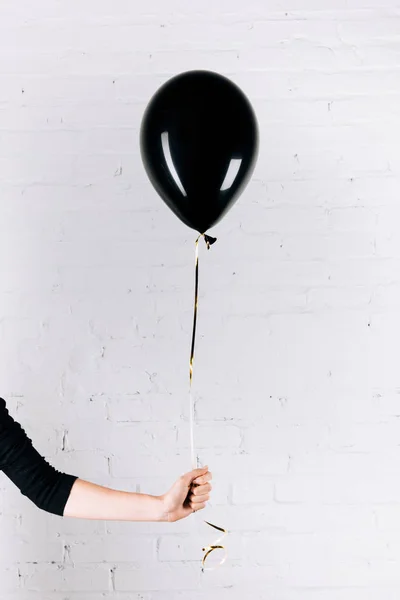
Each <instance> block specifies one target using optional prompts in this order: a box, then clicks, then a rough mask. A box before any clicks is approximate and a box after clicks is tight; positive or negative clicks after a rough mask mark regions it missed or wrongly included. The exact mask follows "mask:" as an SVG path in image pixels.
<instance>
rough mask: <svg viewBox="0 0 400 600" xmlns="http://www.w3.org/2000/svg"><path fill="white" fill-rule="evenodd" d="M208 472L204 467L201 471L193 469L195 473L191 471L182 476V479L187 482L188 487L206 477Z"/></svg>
mask: <svg viewBox="0 0 400 600" xmlns="http://www.w3.org/2000/svg"><path fill="white" fill-rule="evenodd" d="M207 472H208V467H202V468H201V469H193V471H189V472H188V473H185V475H182V479H183V480H184V481H185V483H186V484H187V485H190V484H191V483H193V481H194V480H195V479H198V478H199V477H201V476H202V475H205V474H206V473H207Z"/></svg>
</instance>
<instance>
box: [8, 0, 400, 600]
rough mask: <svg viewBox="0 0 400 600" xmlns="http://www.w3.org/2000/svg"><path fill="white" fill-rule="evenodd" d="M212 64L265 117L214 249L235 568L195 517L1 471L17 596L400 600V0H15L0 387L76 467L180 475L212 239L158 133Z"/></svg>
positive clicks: (223, 490)
mask: <svg viewBox="0 0 400 600" xmlns="http://www.w3.org/2000/svg"><path fill="white" fill-rule="evenodd" d="M195 68H205V69H212V70H215V71H218V72H221V73H223V74H225V75H227V76H229V77H230V78H232V79H233V80H234V81H235V82H237V83H238V84H239V85H240V86H241V87H242V88H243V90H244V91H245V92H246V93H247V94H248V96H249V97H250V99H251V101H252V102H253V104H254V107H255V110H256V112H257V116H258V119H259V123H260V131H261V146H260V157H259V162H258V165H257V167H256V171H255V173H254V177H253V179H252V181H251V183H250V184H249V186H248V188H247V190H246V191H245V192H244V194H243V196H242V197H241V198H240V200H239V202H238V204H237V205H236V206H235V208H234V209H233V210H232V211H231V212H230V213H229V215H228V216H227V217H226V218H225V220H224V221H223V222H222V223H221V224H220V225H219V226H218V227H217V228H215V230H214V232H213V233H215V235H217V236H218V238H219V239H218V243H217V244H216V245H215V246H213V248H212V251H210V252H209V253H206V252H205V251H204V252H203V248H201V298H200V317H199V337H198V348H197V356H196V361H197V362H196V378H195V397H196V418H197V421H196V440H197V442H198V444H197V446H198V451H199V457H200V459H201V461H202V462H203V463H205V462H207V463H208V464H209V465H210V468H211V469H212V471H213V473H214V480H215V493H214V495H213V501H212V503H211V506H210V508H209V509H207V512H206V513H205V516H207V517H208V518H209V519H210V520H213V521H215V522H218V523H221V524H224V525H225V526H226V527H227V528H228V529H229V530H230V531H231V536H230V537H229V538H228V541H227V544H228V547H229V548H230V558H229V561H228V562H227V564H226V565H225V566H224V567H223V568H221V569H219V570H217V571H214V572H211V573H206V574H204V575H202V574H201V573H200V570H199V558H200V556H201V547H202V545H203V544H204V543H208V541H209V537H210V534H209V532H208V531H207V530H206V529H205V528H204V527H203V526H202V524H201V519H200V518H199V519H191V520H188V521H184V522H180V523H175V524H171V525H168V524H155V523H149V524H130V523H128V524H127V523H96V522H89V521H88V522H80V521H74V520H63V519H60V518H58V517H54V516H50V515H47V514H45V513H40V512H39V511H38V510H37V509H36V508H35V507H33V506H31V505H30V503H29V502H28V501H27V500H26V498H23V497H21V495H20V494H19V492H18V491H17V490H15V489H14V488H13V487H12V486H11V485H10V483H9V482H8V481H7V480H6V478H5V477H0V600H39V599H40V600H94V599H96V600H99V599H101V598H102V599H104V600H111V599H112V600H128V599H129V600H183V599H185V600H187V598H191V599H192V600H200V599H204V600H205V599H207V600H217V599H218V600H228V599H229V600H239V599H242V598H244V597H246V598H247V597H250V598H252V600H270V599H272V598H273V599H274V600H376V598H384V599H385V600H394V599H396V600H397V599H398V596H399V589H400V559H399V549H400V480H399V468H400V451H399V447H400V446H399V440H400V419H399V416H400V375H399V352H400V342H399V340H400V316H399V302H400V235H399V231H400V152H399V140H400V5H399V3H398V2H397V1H396V0H335V1H334V0H303V1H302V2H298V1H297V0H268V1H264V0H248V1H247V2H242V1H239V0H229V1H228V0H215V1H214V2H204V0H203V1H202V2H200V1H198V0H194V1H193V2H187V1H184V0H170V2H163V1H161V0H148V1H147V2H146V3H144V4H143V3H139V2H131V1H128V0H113V1H111V0H97V1H94V0H80V1H79V2H78V1H71V0H69V1H67V0H57V2H54V1H51V0H37V1H36V2H28V0H20V1H19V2H12V1H11V0H3V1H2V2H1V4H0V81H1V87H0V214H1V218H0V275H1V276H0V335H1V340H2V344H1V347H0V380H1V391H0V393H1V395H2V396H4V397H5V398H7V402H8V404H9V406H10V410H11V411H12V413H13V415H14V416H16V417H17V418H18V419H19V420H20V421H21V422H22V423H23V424H24V426H25V427H26V430H27V432H28V434H29V435H30V436H31V437H32V438H33V439H34V440H35V444H36V446H37V447H38V449H39V450H40V451H41V452H43V454H45V455H46V457H47V458H48V459H49V460H51V461H52V463H53V464H54V465H55V466H57V467H58V468H60V469H64V470H66V471H69V472H73V473H76V474H77V475H79V476H81V477H83V478H87V479H90V480H92V481H95V482H98V483H101V484H105V485H109V486H115V487H119V488H124V489H128V490H133V491H135V490H141V491H143V492H148V493H154V494H159V493H162V492H164V491H165V490H166V487H167V486H168V485H169V484H170V483H172V481H173V479H174V478H175V477H177V476H178V475H180V474H181V473H182V472H183V471H184V470H186V469H188V468H189V467H190V457H189V450H188V447H189V436H188V427H187V425H188V406H187V370H188V369H187V361H188V350H189V336H190V330H191V317H192V294H193V292H192V283H193V250H194V245H193V242H194V236H193V235H192V234H191V232H190V230H188V229H186V228H185V227H184V226H183V225H182V224H181V223H180V222H178V220H176V219H175V217H174V216H173V215H172V213H170V212H169V211H168V209H167V208H166V207H165V206H164V205H163V204H162V202H161V201H160V199H159V198H158V197H157V195H156V193H155V192H154V191H153V189H152V188H151V186H150V184H149V182H148V181H147V179H146V176H145V173H144V169H143V167H142V164H141V161H140V154H139V145H138V132H139V126H140V120H141V116H142V114H143V111H144V108H145V106H146V103H147V101H148V100H149V98H150V96H151V95H152V93H154V92H155V91H156V89H157V88H158V87H159V86H160V85H161V83H163V82H164V81H166V80H167V79H168V78H169V77H170V76H172V75H174V74H176V73H179V72H181V71H184V70H187V69H195ZM210 541H211V540H210Z"/></svg>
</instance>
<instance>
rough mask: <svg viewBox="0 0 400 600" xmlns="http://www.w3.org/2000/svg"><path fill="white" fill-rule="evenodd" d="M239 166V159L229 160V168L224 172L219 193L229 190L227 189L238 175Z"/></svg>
mask: <svg viewBox="0 0 400 600" xmlns="http://www.w3.org/2000/svg"><path fill="white" fill-rule="evenodd" d="M241 164H242V159H241V158H231V162H230V163H229V167H228V170H227V172H226V175H225V179H224V181H223V182H222V185H221V188H220V191H221V192H223V191H225V190H229V188H230V187H231V185H232V184H233V182H234V181H235V179H236V176H237V174H238V173H239V169H240V165H241Z"/></svg>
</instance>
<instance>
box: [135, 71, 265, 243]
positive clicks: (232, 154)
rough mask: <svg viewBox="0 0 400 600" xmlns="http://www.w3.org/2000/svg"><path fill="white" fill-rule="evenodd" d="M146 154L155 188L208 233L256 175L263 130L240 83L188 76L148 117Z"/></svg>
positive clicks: (164, 90)
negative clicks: (260, 137) (258, 124)
mask: <svg viewBox="0 0 400 600" xmlns="http://www.w3.org/2000/svg"><path fill="white" fill-rule="evenodd" d="M140 149H141V155H142V160H143V164H144V167H145V169H146V172H147V175H148V177H149V179H150V181H151V183H152V184H153V186H154V188H155V189H156V191H157V192H158V194H159V195H160V196H161V198H162V199H163V200H164V202H165V203H166V204H167V206H169V207H170V209H171V210H172V211H173V212H174V213H175V214H176V216H177V217H179V218H180V219H181V221H183V222H184V223H185V224H186V225H188V226H189V227H192V228H193V229H195V230H197V231H198V232H199V233H205V232H206V231H207V230H208V229H209V228H210V227H212V226H213V225H215V224H216V223H217V222H218V221H219V220H220V219H221V218H222V217H223V216H224V215H225V214H226V213H227V212H228V210H229V209H230V208H231V207H232V205H233V204H234V203H235V202H236V200H237V198H238V197H239V195H240V193H241V192H242V191H243V189H244V187H245V186H246V184H247V182H248V180H249V178H250V177H251V174H252V172H253V169H254V166H255V163H256V158H257V153H258V126H257V121H256V117H255V115H254V112H253V109H252V107H251V104H250V102H249V101H248V99H247V97H246V96H245V95H244V93H243V92H242V91H241V90H240V88H239V87H237V85H235V84H234V83H233V82H232V81H230V80H229V79H227V78H226V77H223V76H221V75H219V74H218V73H213V72H211V71H188V72H186V73H182V74H180V75H177V76H176V77H173V78H172V79H170V80H169V81H167V82H166V83H165V84H164V85H163V86H162V87H161V88H160V89H159V90H158V91H157V92H156V94H155V95H154V96H153V97H152V99H151V100H150V102H149V105H148V107H147V109H146V111H145V114H144V116H143V120H142V125H141V131H140Z"/></svg>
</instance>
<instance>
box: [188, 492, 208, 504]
mask: <svg viewBox="0 0 400 600" xmlns="http://www.w3.org/2000/svg"><path fill="white" fill-rule="evenodd" d="M209 499H210V494H203V495H202V496H192V497H191V498H190V504H191V505H197V504H203V502H208V501H209Z"/></svg>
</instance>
